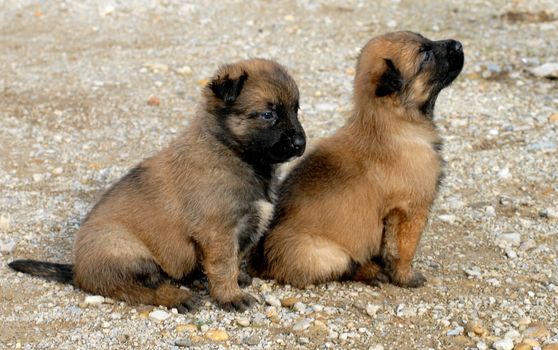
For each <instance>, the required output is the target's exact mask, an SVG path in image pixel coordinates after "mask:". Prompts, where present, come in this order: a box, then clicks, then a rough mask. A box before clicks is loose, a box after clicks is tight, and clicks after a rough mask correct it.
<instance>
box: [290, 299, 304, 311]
mask: <svg viewBox="0 0 558 350" xmlns="http://www.w3.org/2000/svg"><path fill="white" fill-rule="evenodd" d="M293 309H294V310H296V311H298V312H300V313H302V312H304V311H305V310H306V305H304V304H303V303H301V302H300V301H299V302H296V303H295V304H294V305H293Z"/></svg>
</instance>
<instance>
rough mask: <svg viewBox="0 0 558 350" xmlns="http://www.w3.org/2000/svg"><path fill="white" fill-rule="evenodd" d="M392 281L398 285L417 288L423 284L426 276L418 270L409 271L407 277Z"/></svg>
mask: <svg viewBox="0 0 558 350" xmlns="http://www.w3.org/2000/svg"><path fill="white" fill-rule="evenodd" d="M393 282H394V283H395V284H396V285H398V286H400V287H406V288H418V287H422V286H424V284H425V283H426V277H424V276H423V274H422V273H420V272H411V274H410V276H409V277H407V278H397V279H395V280H394V281H393Z"/></svg>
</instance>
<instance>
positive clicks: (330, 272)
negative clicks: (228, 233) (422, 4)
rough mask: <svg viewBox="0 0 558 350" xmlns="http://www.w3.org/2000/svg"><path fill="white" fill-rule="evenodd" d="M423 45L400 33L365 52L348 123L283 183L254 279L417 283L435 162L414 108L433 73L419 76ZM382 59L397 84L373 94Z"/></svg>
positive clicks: (434, 136) (435, 140)
mask: <svg viewBox="0 0 558 350" xmlns="http://www.w3.org/2000/svg"><path fill="white" fill-rule="evenodd" d="M420 44H421V39H420V38H419V36H418V35H416V34H413V33H408V32H398V33H391V34H387V35H384V36H381V37H378V38H376V39H373V40H371V41H370V42H369V43H368V44H367V45H366V47H365V48H364V49H363V51H362V53H361V55H360V57H359V60H358V64H357V72H356V77H355V92H354V94H355V108H354V112H353V114H352V117H351V118H350V119H349V120H348V122H347V123H346V125H345V126H343V127H342V128H341V129H340V130H338V131H337V132H336V133H335V134H334V135H332V136H330V137H328V138H325V139H322V140H320V141H319V142H318V144H317V145H316V148H315V149H314V150H313V151H311V152H309V153H307V156H306V157H305V158H304V159H303V160H302V161H300V163H299V164H298V165H297V166H296V167H295V168H294V169H292V170H291V171H290V173H289V175H288V177H287V178H286V179H285V181H284V182H283V184H282V186H281V189H280V190H279V193H278V195H279V201H278V203H277V207H276V211H277V216H276V218H275V220H274V224H273V225H272V227H271V229H270V231H269V232H268V233H267V234H266V235H265V236H264V239H263V240H262V241H261V242H260V243H259V244H258V245H257V246H256V247H255V249H254V251H253V253H252V256H251V260H250V266H249V272H250V273H251V274H252V275H255V276H260V277H264V278H274V279H277V280H278V281H280V282H282V283H290V284H292V285H295V286H297V287H303V286H305V285H308V284H313V283H321V282H325V281H331V280H340V279H345V278H349V279H353V280H360V281H364V282H368V283H371V284H377V282H378V281H384V280H385V279H386V276H384V274H385V275H387V277H388V278H389V279H390V280H391V281H392V282H393V283H395V284H398V285H402V286H412V287H415V286H419V285H421V284H422V283H424V278H423V277H422V275H421V274H420V273H418V272H414V271H413V269H412V268H411V262H412V259H413V256H414V254H415V251H416V248H417V246H418V243H419V239H420V236H421V233H422V230H423V228H424V225H425V223H426V221H427V217H428V212H429V210H430V206H431V204H432V202H433V200H434V198H435V196H436V192H437V181H438V179H439V176H440V174H441V166H442V162H441V159H440V156H439V155H438V154H437V152H436V150H435V146H434V145H436V144H439V143H440V138H439V136H438V133H437V131H436V128H435V126H434V124H433V122H432V120H431V119H429V118H428V117H425V115H424V114H423V113H422V112H421V111H420V110H419V106H421V105H423V104H424V103H425V102H426V101H427V99H428V97H429V95H430V91H431V88H432V87H431V86H430V84H429V83H428V82H429V81H430V80H429V79H430V78H432V74H434V73H433V72H432V71H431V70H429V69H423V71H419V68H420V64H421V60H420V59H419V56H420V52H419V48H420ZM385 59H391V60H392V62H393V64H394V66H395V67H397V69H398V70H399V72H400V74H401V76H402V77H403V80H404V85H403V87H402V90H401V91H400V92H399V93H394V94H392V95H389V96H386V97H377V96H376V89H377V86H378V84H379V83H380V81H381V79H382V76H383V74H384V72H386V69H387V66H386V61H385ZM410 77H413V79H412V81H411V78H410ZM405 79H408V82H405ZM374 259H377V260H379V261H380V262H379V263H376V262H375V261H374Z"/></svg>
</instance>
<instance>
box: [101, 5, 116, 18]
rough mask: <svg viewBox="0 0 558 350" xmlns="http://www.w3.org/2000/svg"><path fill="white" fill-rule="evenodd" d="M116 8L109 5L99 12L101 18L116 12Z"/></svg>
mask: <svg viewBox="0 0 558 350" xmlns="http://www.w3.org/2000/svg"><path fill="white" fill-rule="evenodd" d="M114 10H115V8H114V6H112V5H107V6H105V7H103V8H102V9H100V10H99V15H100V16H101V17H106V16H109V15H111V14H112V13H113V12H114Z"/></svg>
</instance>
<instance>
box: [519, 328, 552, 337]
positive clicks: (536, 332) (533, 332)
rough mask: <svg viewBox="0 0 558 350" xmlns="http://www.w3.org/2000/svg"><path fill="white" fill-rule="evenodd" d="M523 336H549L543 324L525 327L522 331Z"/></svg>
mask: <svg viewBox="0 0 558 350" xmlns="http://www.w3.org/2000/svg"><path fill="white" fill-rule="evenodd" d="M523 336H524V337H526V338H536V339H544V338H546V337H549V336H550V331H549V330H548V328H546V327H545V326H542V325H536V326H533V327H529V328H527V329H526V330H525V331H524V332H523Z"/></svg>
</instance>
